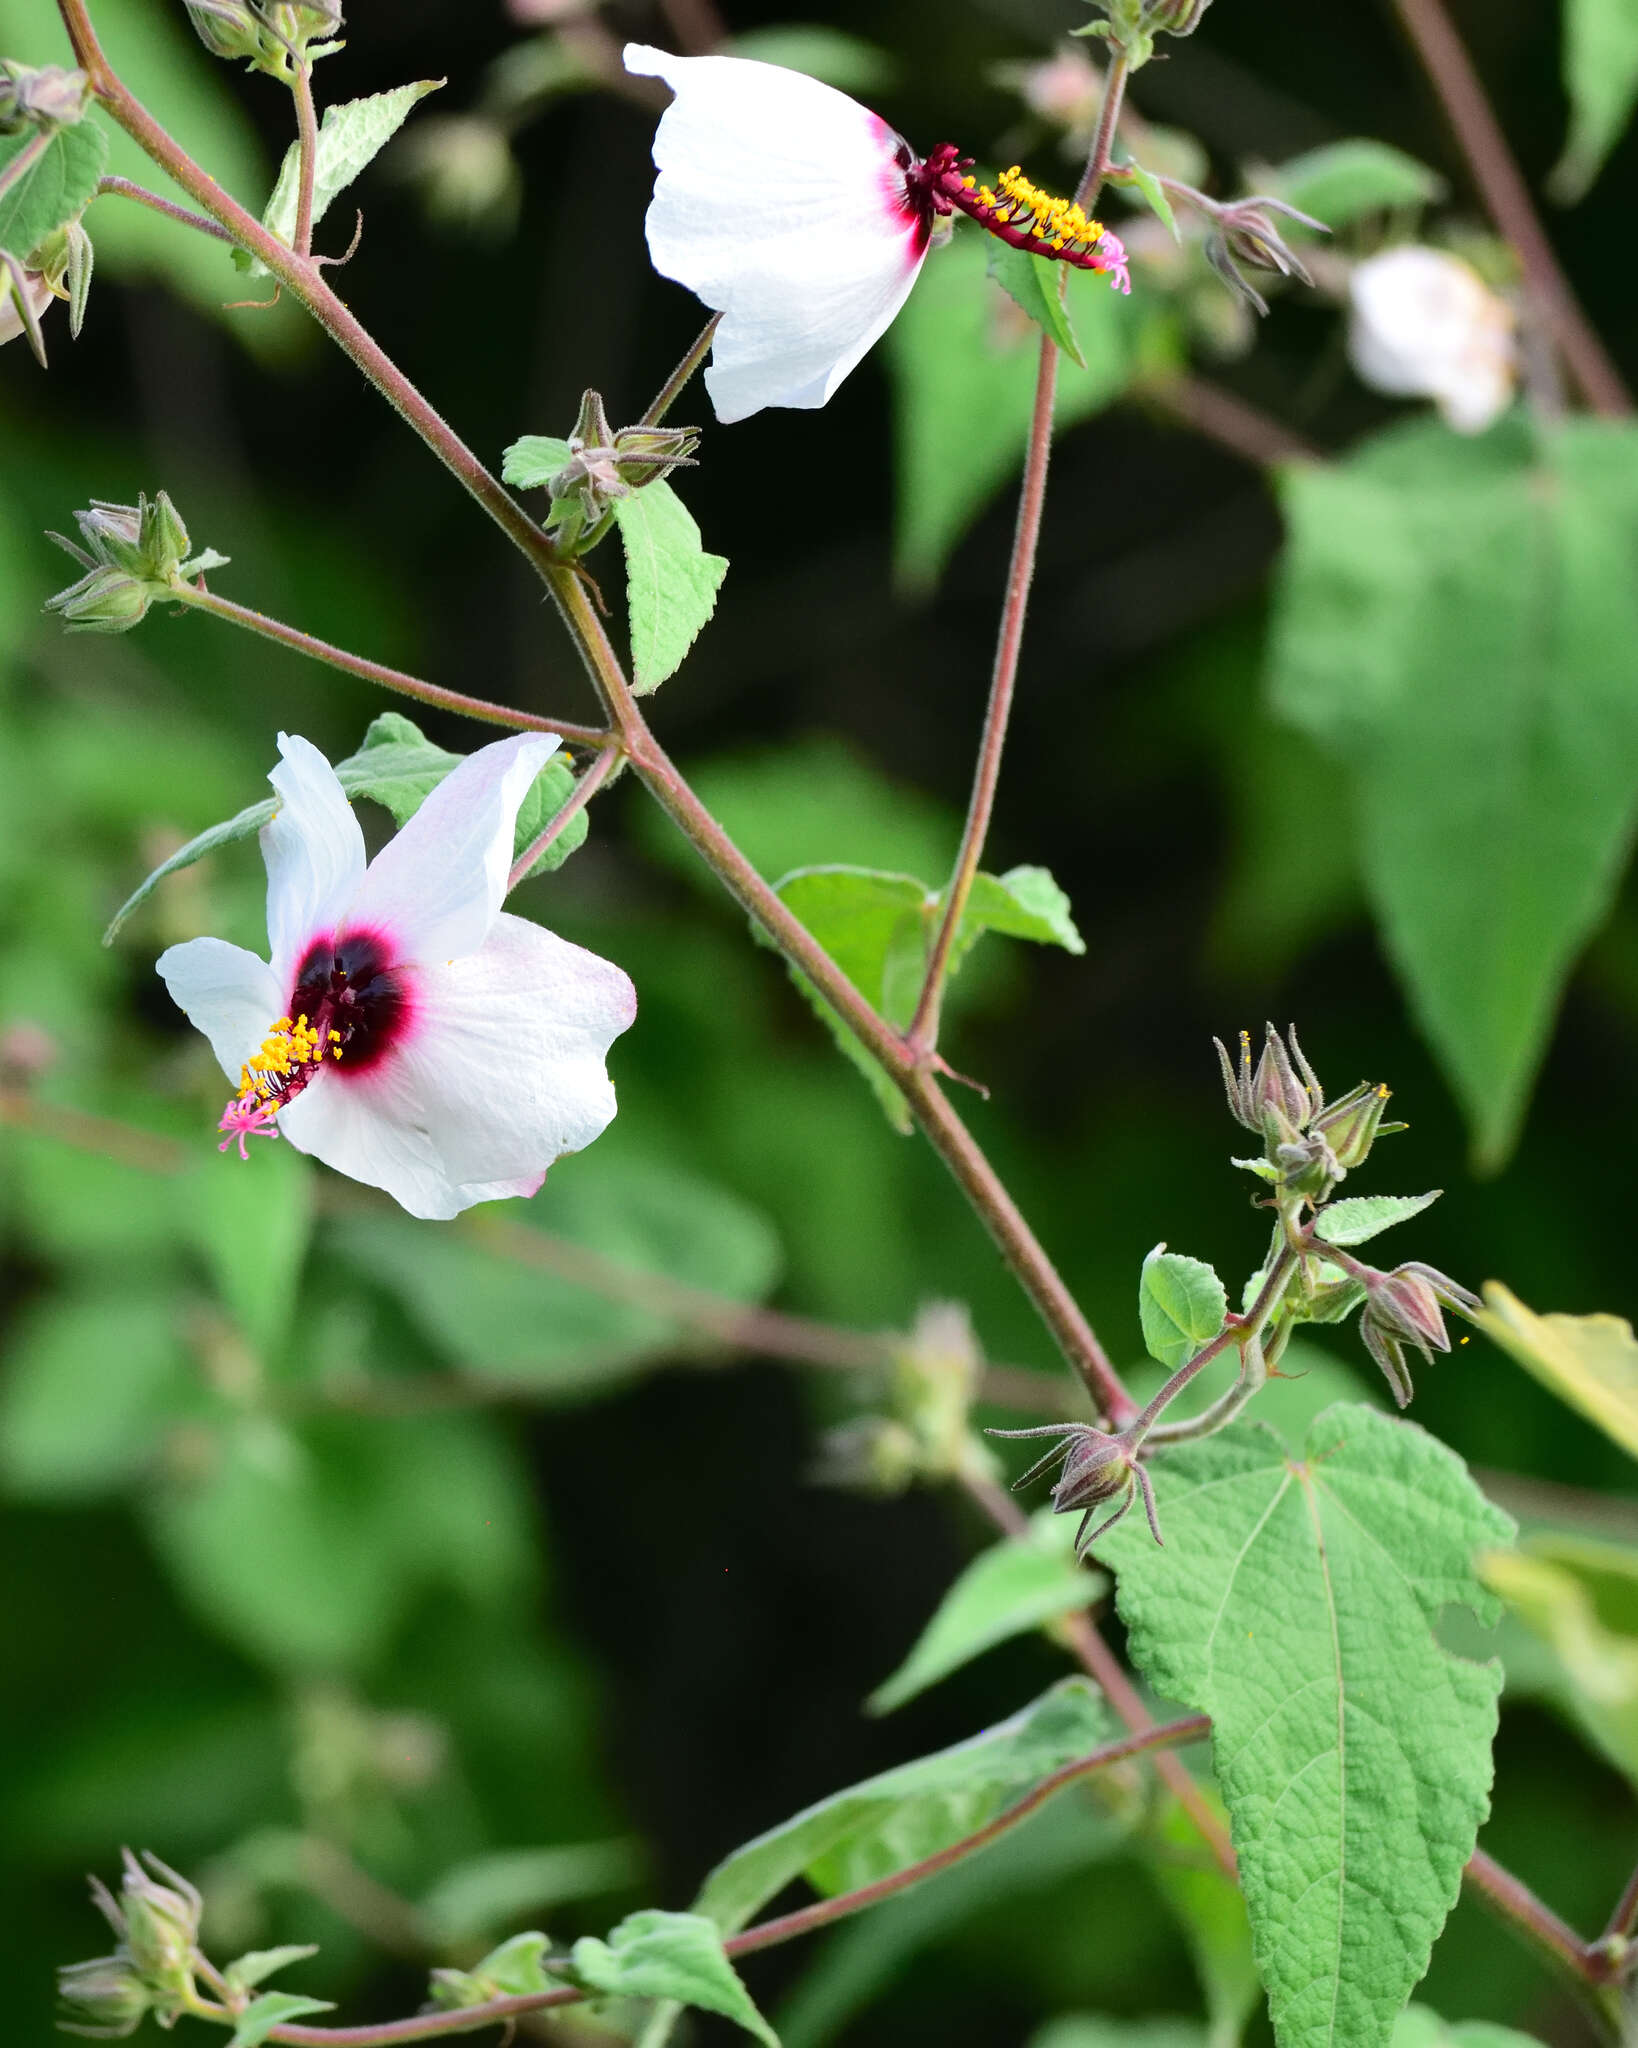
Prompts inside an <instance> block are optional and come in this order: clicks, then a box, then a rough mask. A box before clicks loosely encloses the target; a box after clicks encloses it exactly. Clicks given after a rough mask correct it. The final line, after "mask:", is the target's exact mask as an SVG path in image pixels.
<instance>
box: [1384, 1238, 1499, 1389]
mask: <svg viewBox="0 0 1638 2048" xmlns="http://www.w3.org/2000/svg"><path fill="white" fill-rule="evenodd" d="M1358 1277H1359V1280H1360V1284H1361V1285H1362V1286H1363V1287H1364V1289H1365V1309H1364V1313H1363V1314H1362V1315H1361V1316H1360V1319H1359V1334H1360V1336H1361V1337H1362V1338H1363V1339H1364V1340H1365V1349H1366V1350H1367V1351H1368V1352H1369V1353H1370V1354H1371V1356H1372V1357H1373V1358H1374V1359H1375V1360H1376V1362H1377V1364H1378V1365H1379V1366H1380V1367H1381V1368H1382V1373H1383V1377H1384V1378H1385V1379H1386V1380H1387V1382H1388V1385H1389V1386H1390V1387H1391V1388H1392V1389H1393V1397H1394V1399H1395V1401H1397V1402H1398V1404H1399V1406H1400V1407H1401V1408H1405V1407H1408V1406H1409V1405H1410V1399H1411V1395H1412V1393H1413V1392H1414V1391H1415V1390H1414V1388H1413V1387H1412V1385H1411V1376H1410V1368H1409V1366H1408V1365H1407V1364H1406V1363H1405V1346H1406V1345H1407V1344H1412V1345H1414V1346H1415V1347H1416V1349H1417V1350H1418V1351H1420V1352H1421V1354H1422V1356H1423V1358H1424V1359H1426V1361H1427V1362H1428V1364H1429V1365H1431V1364H1432V1363H1433V1354H1434V1352H1435V1351H1448V1350H1449V1349H1450V1337H1449V1334H1448V1333H1447V1331H1446V1329H1445V1319H1444V1316H1443V1314H1442V1313H1441V1311H1442V1310H1443V1309H1446V1308H1450V1309H1456V1310H1458V1311H1459V1312H1460V1313H1461V1314H1463V1315H1473V1314H1474V1313H1476V1312H1477V1310H1478V1309H1479V1308H1481V1307H1482V1306H1483V1304H1482V1303H1481V1302H1480V1300H1479V1297H1478V1296H1477V1295H1476V1294H1470V1293H1469V1292H1468V1290H1467V1289H1466V1288H1465V1287H1462V1286H1460V1285H1459V1284H1458V1283H1457V1282H1456V1281H1454V1280H1452V1279H1451V1278H1450V1277H1449V1275H1448V1274H1445V1273H1441V1272H1439V1271H1438V1269H1437V1268H1436V1267H1433V1266H1426V1265H1423V1263H1422V1262H1421V1261H1420V1260H1419V1259H1413V1260H1411V1261H1410V1263H1409V1264H1408V1265H1404V1266H1397V1267H1395V1268H1394V1270H1393V1271H1392V1272H1391V1273H1380V1272H1378V1271H1377V1270H1376V1269H1375V1268H1374V1267H1364V1268H1361V1269H1360V1273H1359V1276H1358Z"/></svg>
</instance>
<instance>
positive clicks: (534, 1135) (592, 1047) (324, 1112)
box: [279, 915, 636, 1217]
mask: <svg viewBox="0 0 1638 2048" xmlns="http://www.w3.org/2000/svg"><path fill="white" fill-rule="evenodd" d="M635 1013H636V996H635V994H634V992H633V990H632V986H631V983H630V981H629V980H628V979H627V977H626V976H625V975H624V974H623V973H622V972H621V970H620V969H619V968H618V967H615V966H613V965H612V964H611V963H610V962H609V961H607V960H600V959H599V958H598V957H597V955H596V954H594V953H588V952H586V951H584V950H583V949H582V948H581V947H579V946H572V945H570V944H569V943H568V942H567V941H566V940H564V939H560V938H557V937H556V936H555V935H554V934H553V933H551V932H547V931H543V930H542V929H541V928H540V926H538V925H533V924H529V923H527V922H526V921H525V920H524V919H522V918H517V917H509V916H505V915H502V916H500V917H498V918H497V919H496V921H495V926H494V929H493V930H492V932H491V933H490V936H489V939H488V941H487V942H486V943H485V945H484V946H483V948H482V949H481V950H480V951H479V952H477V953H474V954H471V955H469V956H467V957H465V958H458V959H456V960H454V961H453V962H451V963H450V964H449V965H447V966H443V967H433V968H423V969H421V970H420V972H419V973H418V975H417V977H416V1018H415V1022H414V1024H413V1025H412V1026H411V1028H410V1030H409V1032H408V1034H407V1036H406V1038H405V1040H404V1042H403V1044H402V1045H401V1046H400V1047H397V1048H395V1049H394V1051H393V1053H392V1055H391V1056H390V1057H389V1058H388V1059H386V1060H383V1061H382V1062H381V1064H380V1065H379V1066H378V1067H375V1068H373V1069H371V1071H370V1072H368V1073H366V1074H360V1075H358V1076H357V1077H356V1078H350V1077H349V1076H348V1075H347V1074H346V1073H345V1072H344V1071H342V1070H341V1069H339V1068H327V1069H326V1070H325V1071H324V1073H323V1074H322V1075H321V1076H320V1077H319V1078H317V1079H316V1080H314V1081H313V1082H312V1084H311V1085H310V1086H309V1087H308V1088H307V1089H306V1090H305V1091H304V1092H303V1093H302V1094H301V1095H299V1096H297V1097H296V1099H295V1101H294V1102H292V1103H291V1104H290V1105H289V1106H288V1107H287V1108H285V1109H283V1110H281V1111H280V1112H279V1127H280V1129H281V1130H283V1131H284V1132H285V1134H286V1136H287V1137H288V1138H289V1139H290V1141H291V1143H292V1144H294V1145H295V1146H296V1147H297V1148H298V1149H299V1150H301V1151H303V1152H310V1153H312V1154H313V1156H314V1157H315V1158H318V1159H322V1160H324V1161H325V1163H326V1164H327V1165H330V1166H333V1167H335V1168H336V1169H337V1171H338V1172H341V1173H345V1174H348V1175H350V1176H351V1177H352V1178H353V1179H354V1180H361V1181H364V1182H366V1183H367V1184H368V1185H370V1186H371V1187H379V1188H384V1189H385V1190H386V1191H387V1192H388V1193H389V1194H390V1195H392V1196H393V1197H394V1198H395V1199H396V1200H397V1201H399V1202H400V1203H402V1205H403V1206H404V1207H405V1208H406V1209H408V1210H409V1211H410V1213H411V1214H412V1215H415V1216H427V1217H448V1216H454V1215H457V1214H459V1212H460V1211H461V1210H462V1209H466V1208H470V1207H471V1206H472V1204H473V1203H475V1202H487V1201H495V1200H499V1199H500V1198H502V1197H504V1196H507V1195H517V1194H524V1195H527V1194H533V1193H534V1191H535V1189H536V1188H538V1187H539V1185H540V1182H541V1179H542V1177H543V1176H544V1174H545V1171H546V1169H547V1167H549V1166H550V1165H551V1164H552V1162H553V1161H554V1160H555V1159H558V1158H561V1157H562V1155H563V1154H564V1153H565V1152H577V1151H579V1150H580V1149H581V1147H582V1146H585V1145H589V1144H590V1143H591V1141H592V1139H593V1138H595V1137H596V1136H597V1135H598V1134H599V1133H600V1132H601V1131H602V1130H603V1129H604V1128H605V1127H606V1125H607V1124H608V1122H609V1120H610V1119H611V1118H612V1117H613V1115H614V1109H615V1102H614V1089H613V1086H612V1084H611V1083H610V1081H609V1078H608V1075H607V1073H606V1071H605V1069H604V1059H605V1057H606V1055H607V1052H608V1048H609V1045H610V1043H611V1042H612V1040H613V1039H615V1038H616V1037H617V1036H618V1035H619V1033H620V1032H622V1031H624V1030H625V1028H626V1027H627V1025H629V1024H630V1022H631V1020H632V1018H633V1016H634V1015H635Z"/></svg>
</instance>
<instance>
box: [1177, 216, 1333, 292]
mask: <svg viewBox="0 0 1638 2048" xmlns="http://www.w3.org/2000/svg"><path fill="white" fill-rule="evenodd" d="M1187 197H1188V202H1189V204H1190V205H1191V206H1194V207H1196V208H1197V209H1198V210H1199V211H1200V212H1201V213H1203V214H1204V215H1205V216H1206V219H1207V221H1208V222H1209V224H1210V225H1209V228H1208V231H1207V235H1206V243H1205V249H1206V261H1207V262H1208V263H1209V264H1210V265H1211V267H1212V269H1213V270H1215V271H1216V273H1217V275H1218V276H1219V277H1220V278H1221V279H1222V280H1223V282H1224V284H1226V285H1227V286H1228V288H1229V290H1230V291H1231V292H1233V293H1234V295H1235V296H1236V298H1239V299H1242V300H1244V302H1245V303H1246V304H1247V305H1248V306H1250V307H1251V308H1252V310H1253V311H1254V312H1257V313H1266V312H1267V311H1268V301H1267V300H1266V299H1265V298H1264V297H1263V295H1262V293H1261V292H1260V291H1258V289H1257V287H1256V286H1255V285H1254V284H1253V283H1252V282H1251V280H1250V279H1249V278H1248V277H1247V276H1246V274H1245V273H1246V270H1247V269H1251V270H1266V271H1270V272H1272V273H1273V274H1274V275H1275V276H1277V277H1294V278H1296V279H1297V281H1298V283H1299V284H1309V285H1311V284H1312V283H1313V282H1314V280H1313V278H1312V277H1310V276H1309V274H1308V266H1307V265H1306V264H1305V263H1304V262H1303V260H1302V258H1301V257H1300V256H1299V255H1298V254H1297V252H1296V250H1295V249H1293V248H1292V246H1291V244H1290V243H1289V242H1288V241H1287V240H1286V239H1285V237H1284V235H1283V234H1282V233H1281V232H1280V229H1279V227H1278V225H1277V224H1276V222H1275V219H1274V216H1275V215H1276V214H1279V215H1281V216H1283V217H1284V218H1285V219H1287V220H1294V221H1298V222H1300V223H1301V225H1302V226H1303V227H1305V228H1312V229H1313V230H1314V232H1315V233H1316V234H1321V235H1328V234H1329V233H1330V232H1331V230H1330V229H1329V228H1328V227H1327V226H1326V225H1325V223H1324V221H1322V220H1315V218H1314V216H1313V215H1312V214H1311V213H1304V212H1303V211H1302V210H1301V209H1300V208H1299V207H1295V206H1291V205H1289V204H1287V202H1286V201H1285V200H1283V199H1273V198H1270V197H1268V196H1267V195H1266V194H1256V195H1253V196H1252V197H1251V198H1248V199H1231V200H1219V199H1208V198H1207V197H1206V195H1205V194H1204V193H1203V192H1194V191H1191V192H1189V193H1188V195H1187Z"/></svg>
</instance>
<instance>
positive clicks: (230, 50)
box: [183, 0, 266, 63]
mask: <svg viewBox="0 0 1638 2048" xmlns="http://www.w3.org/2000/svg"><path fill="white" fill-rule="evenodd" d="M183 4H184V5H185V6H186V8H187V10H188V19H189V21H191V22H192V23H193V27H194V33H195V34H196V35H197V36H198V38H199V40H200V41H201V42H202V43H203V44H204V46H205V48H206V49H207V50H209V52H210V53H211V55H212V56H213V57H223V58H226V59H228V60H229V61H230V62H231V61H233V60H235V59H237V58H241V57H242V58H245V59H247V60H248V61H249V62H250V63H255V62H256V61H257V60H258V59H259V58H260V57H261V56H262V54H263V52H264V50H265V48H266V32H265V30H264V28H263V25H262V22H261V20H260V18H259V16H258V15H257V13H256V10H255V9H254V8H253V7H250V6H248V5H247V4H246V0H183Z"/></svg>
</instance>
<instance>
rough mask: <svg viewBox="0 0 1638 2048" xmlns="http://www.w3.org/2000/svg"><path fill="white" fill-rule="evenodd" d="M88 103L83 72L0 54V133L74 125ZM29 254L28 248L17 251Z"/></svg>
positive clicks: (13, 133) (19, 133)
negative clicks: (20, 61) (26, 62)
mask: <svg viewBox="0 0 1638 2048" xmlns="http://www.w3.org/2000/svg"><path fill="white" fill-rule="evenodd" d="M85 106H86V76H85V73H84V72H83V71H65V70H63V69H62V68H61V67H60V66H58V65H56V64H43V65H39V66H35V65H33V64H16V63H13V62H12V61H11V59H10V58H6V57H0V135H21V134H22V133H23V131H24V130H25V129H27V128H71V127H73V126H74V124H75V123H76V122H77V121H79V120H80V119H81V118H82V117H83V115H84V113H85ZM18 253H19V254H20V255H24V256H26V255H27V254H28V251H27V250H26V249H23V250H20V251H19V252H18Z"/></svg>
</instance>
